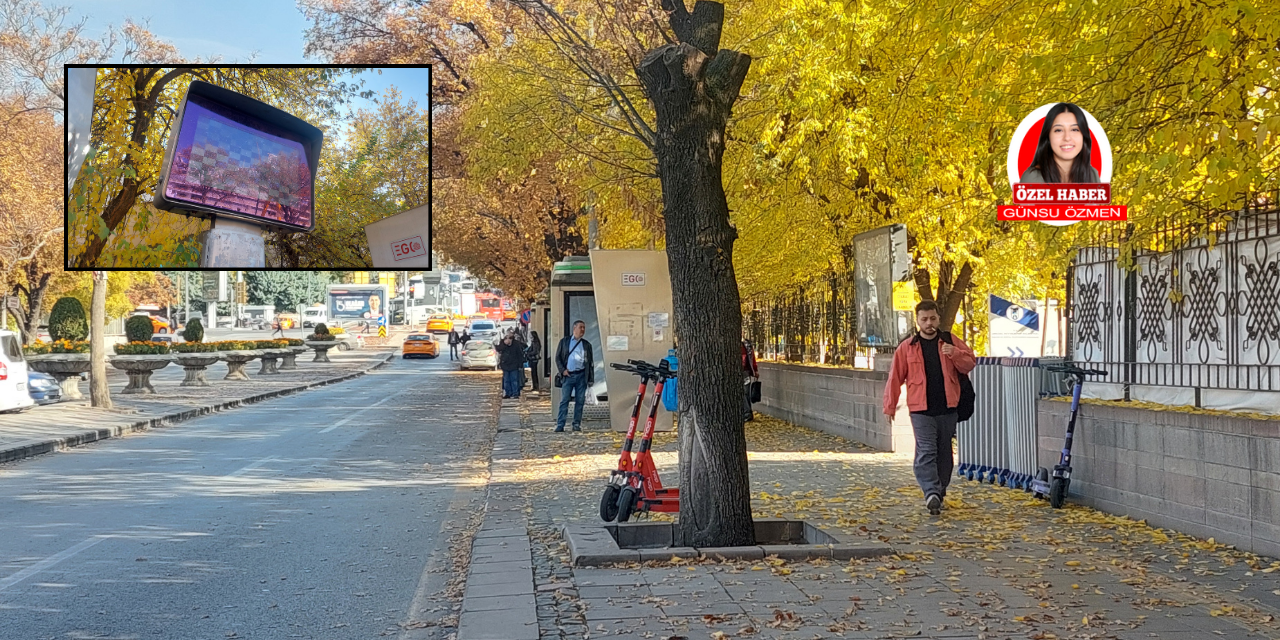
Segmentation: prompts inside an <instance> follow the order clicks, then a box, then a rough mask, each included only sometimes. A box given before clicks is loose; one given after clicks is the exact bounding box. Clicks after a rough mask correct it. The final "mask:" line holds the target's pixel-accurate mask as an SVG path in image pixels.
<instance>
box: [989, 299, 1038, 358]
mask: <svg viewBox="0 0 1280 640" xmlns="http://www.w3.org/2000/svg"><path fill="white" fill-rule="evenodd" d="M987 305H988V306H987V321H988V331H989V334H988V337H989V344H990V349H989V353H990V355H992V356H997V357H1004V358H1038V357H1040V356H1041V351H1042V349H1043V342H1042V337H1041V335H1040V314H1039V313H1036V312H1035V311H1033V310H1031V309H1030V308H1028V307H1026V306H1023V305H1020V304H1018V303H1016V302H1011V301H1009V300H1005V299H1004V298H1001V297H999V296H993V295H989V296H988V297H987Z"/></svg>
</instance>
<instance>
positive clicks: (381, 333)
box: [378, 324, 387, 338]
mask: <svg viewBox="0 0 1280 640" xmlns="http://www.w3.org/2000/svg"><path fill="white" fill-rule="evenodd" d="M378 337H379V338H385V337H387V325H385V324H380V325H378Z"/></svg>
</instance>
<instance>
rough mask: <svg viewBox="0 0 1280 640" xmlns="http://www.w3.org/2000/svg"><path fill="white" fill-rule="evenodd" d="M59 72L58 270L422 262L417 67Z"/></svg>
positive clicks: (426, 235) (425, 193) (424, 202)
mask: <svg viewBox="0 0 1280 640" xmlns="http://www.w3.org/2000/svg"><path fill="white" fill-rule="evenodd" d="M65 72H66V81H67V87H68V92H67V133H68V136H67V140H68V142H67V148H66V152H67V157H68V163H67V164H68V176H67V194H66V225H65V229H66V234H65V268H67V269H69V270H101V269H231V270H240V269H290V270H296V269H324V270H331V269H370V268H376V267H388V268H390V267H394V268H397V269H405V268H430V266H431V265H430V254H431V180H430V176H431V117H432V116H431V95H430V91H431V67H430V66H395V67H341V66H327V65H317V66H247V65H228V66H221V67H214V66H207V67H199V66H197V67H179V66H147V65H120V66H88V65H67V66H66V68H65ZM393 236H394V237H393ZM384 262H385V263H386V264H382V263H384Z"/></svg>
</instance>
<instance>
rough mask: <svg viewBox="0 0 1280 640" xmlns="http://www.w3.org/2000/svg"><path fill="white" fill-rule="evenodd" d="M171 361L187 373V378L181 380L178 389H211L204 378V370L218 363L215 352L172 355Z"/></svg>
mask: <svg viewBox="0 0 1280 640" xmlns="http://www.w3.org/2000/svg"><path fill="white" fill-rule="evenodd" d="M173 359H174V360H176V361H177V362H178V364H179V365H181V366H182V370H183V371H186V372H187V377H186V378H184V379H183V380H182V384H180V385H178V386H180V387H211V386H213V385H211V384H209V381H208V380H206V379H205V377H204V370H205V368H206V367H208V366H209V365H211V364H213V363H215V362H217V361H218V353H217V352H216V351H207V352H204V353H178V354H174V356H173Z"/></svg>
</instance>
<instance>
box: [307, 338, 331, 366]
mask: <svg viewBox="0 0 1280 640" xmlns="http://www.w3.org/2000/svg"><path fill="white" fill-rule="evenodd" d="M307 346H308V347H311V348H312V349H315V351H316V357H315V358H313V359H312V360H311V361H312V362H329V350H330V349H332V348H334V347H336V346H338V341H337V340H308V341H307Z"/></svg>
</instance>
